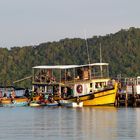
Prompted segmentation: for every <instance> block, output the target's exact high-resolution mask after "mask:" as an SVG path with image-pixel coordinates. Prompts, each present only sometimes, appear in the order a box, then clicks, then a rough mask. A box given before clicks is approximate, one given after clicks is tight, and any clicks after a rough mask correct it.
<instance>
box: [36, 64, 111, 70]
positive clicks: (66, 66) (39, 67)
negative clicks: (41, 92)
mask: <svg viewBox="0 0 140 140" xmlns="http://www.w3.org/2000/svg"><path fill="white" fill-rule="evenodd" d="M86 66H87V67H88V66H108V63H92V64H85V65H53V66H49V65H42V66H35V67H33V69H72V68H78V67H86Z"/></svg>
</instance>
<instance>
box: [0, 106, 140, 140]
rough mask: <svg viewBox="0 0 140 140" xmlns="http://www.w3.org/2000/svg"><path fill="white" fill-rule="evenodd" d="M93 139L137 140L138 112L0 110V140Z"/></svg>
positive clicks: (139, 136) (139, 132) (139, 135)
mask: <svg viewBox="0 0 140 140" xmlns="http://www.w3.org/2000/svg"><path fill="white" fill-rule="evenodd" d="M93 139H94V140H134V139H136V140H139V139H140V108H115V107H83V108H64V107H55V108H53V107H36V108H32V107H12V108H10V107H1V108H0V140H93Z"/></svg>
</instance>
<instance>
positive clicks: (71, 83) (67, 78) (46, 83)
mask: <svg viewBox="0 0 140 140" xmlns="http://www.w3.org/2000/svg"><path fill="white" fill-rule="evenodd" d="M32 85H33V90H35V89H36V88H38V89H40V90H42V91H43V92H44V93H50V94H52V95H53V97H54V99H55V100H60V99H64V100H67V101H71V102H79V101H81V102H83V105H84V106H91V105H108V104H114V103H115V99H116V93H117V83H116V82H115V81H114V80H113V81H112V80H110V78H109V71H108V63H93V64H87V65H62V66H61V65H59V66H36V67H33V81H32ZM78 100H79V101H78Z"/></svg>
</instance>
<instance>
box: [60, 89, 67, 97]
mask: <svg viewBox="0 0 140 140" xmlns="http://www.w3.org/2000/svg"><path fill="white" fill-rule="evenodd" d="M67 92H68V89H67V87H64V89H63V93H62V95H61V97H62V98H63V99H65V98H67Z"/></svg>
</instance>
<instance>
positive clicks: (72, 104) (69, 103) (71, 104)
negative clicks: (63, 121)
mask: <svg viewBox="0 0 140 140" xmlns="http://www.w3.org/2000/svg"><path fill="white" fill-rule="evenodd" d="M59 103H60V105H62V106H66V107H83V102H72V101H69V100H60V101H59Z"/></svg>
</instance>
